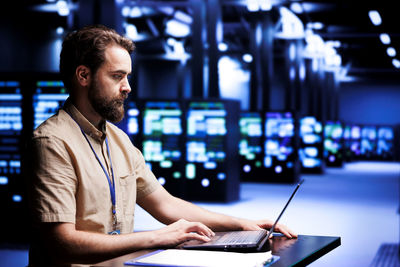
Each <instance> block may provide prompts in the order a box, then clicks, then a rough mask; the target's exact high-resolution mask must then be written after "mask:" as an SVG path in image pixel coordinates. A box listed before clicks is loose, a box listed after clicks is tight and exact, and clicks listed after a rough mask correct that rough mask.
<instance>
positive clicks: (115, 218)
mask: <svg viewBox="0 0 400 267" xmlns="http://www.w3.org/2000/svg"><path fill="white" fill-rule="evenodd" d="M67 113H68V115H69V116H70V117H71V118H72V119H73V120H74V121H75V123H76V124H78V126H79V129H81V132H82V135H83V136H84V137H85V139H86V141H87V142H88V144H89V146H90V148H91V149H92V152H93V154H94V155H95V157H96V159H97V161H98V162H99V164H100V166H101V168H102V169H103V172H104V174H105V175H106V177H107V181H108V186H109V187H110V195H111V203H112V213H113V216H114V226H115V225H116V223H117V216H116V209H115V181H114V169H113V166H112V160H111V154H110V148H109V145H108V139H107V136H106V139H105V141H106V147H107V155H108V158H109V159H110V168H111V176H112V181H111V179H110V176H109V175H108V171H107V170H106V168H105V167H104V165H103V163H101V161H100V158H99V156H98V155H97V153H96V151H95V150H94V148H93V146H92V144H91V143H90V141H89V139H88V138H87V136H86V134H85V132H84V131H83V129H82V127H81V126H80V125H79V123H78V122H77V121H76V120H75V119H74V118H73V117H72V116H71V114H69V112H67Z"/></svg>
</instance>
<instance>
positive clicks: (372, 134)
mask: <svg viewBox="0 0 400 267" xmlns="http://www.w3.org/2000/svg"><path fill="white" fill-rule="evenodd" d="M377 137H378V136H377V129H376V127H375V126H363V127H362V128H361V146H360V155H361V157H362V158H363V159H374V158H375V157H376V151H377V150H376V147H377V141H378V140H377V139H378V138H377Z"/></svg>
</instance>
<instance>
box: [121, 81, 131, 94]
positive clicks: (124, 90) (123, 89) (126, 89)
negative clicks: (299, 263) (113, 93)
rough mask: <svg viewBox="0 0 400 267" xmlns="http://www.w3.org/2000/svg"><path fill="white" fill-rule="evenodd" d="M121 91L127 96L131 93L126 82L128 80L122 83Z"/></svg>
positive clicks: (129, 86)
mask: <svg viewBox="0 0 400 267" xmlns="http://www.w3.org/2000/svg"><path fill="white" fill-rule="evenodd" d="M121 91H122V92H126V93H127V94H129V93H130V92H131V91H132V89H131V85H130V84H129V81H128V78H126V79H125V82H124V83H123V85H122V87H121Z"/></svg>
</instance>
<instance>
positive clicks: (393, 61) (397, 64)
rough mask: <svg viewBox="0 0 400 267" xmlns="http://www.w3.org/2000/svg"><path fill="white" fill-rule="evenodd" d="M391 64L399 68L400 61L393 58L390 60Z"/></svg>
mask: <svg viewBox="0 0 400 267" xmlns="http://www.w3.org/2000/svg"><path fill="white" fill-rule="evenodd" d="M392 64H393V66H395V67H396V68H398V69H400V61H399V60H398V59H396V58H394V59H393V60H392Z"/></svg>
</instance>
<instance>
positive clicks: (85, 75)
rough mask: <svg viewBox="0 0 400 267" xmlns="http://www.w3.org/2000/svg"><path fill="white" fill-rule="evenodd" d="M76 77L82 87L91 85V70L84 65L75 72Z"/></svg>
mask: <svg viewBox="0 0 400 267" xmlns="http://www.w3.org/2000/svg"><path fill="white" fill-rule="evenodd" d="M75 75H76V79H77V81H78V83H79V84H80V85H81V86H87V85H89V84H90V69H89V68H88V67H86V66H84V65H80V66H78V67H77V68H76V70H75Z"/></svg>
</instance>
